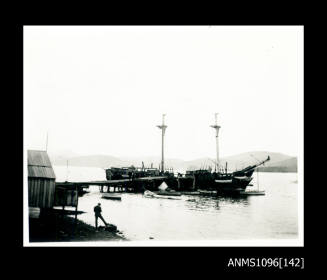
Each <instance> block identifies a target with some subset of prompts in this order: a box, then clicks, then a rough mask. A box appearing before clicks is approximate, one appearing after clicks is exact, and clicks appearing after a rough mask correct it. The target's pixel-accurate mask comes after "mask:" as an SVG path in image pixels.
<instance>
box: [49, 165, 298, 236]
mask: <svg viewBox="0 0 327 280" xmlns="http://www.w3.org/2000/svg"><path fill="white" fill-rule="evenodd" d="M55 172H56V169H55ZM56 175H57V174H56ZM84 176H85V175H84ZM255 179H256V178H254V181H253V185H254V187H251V188H252V189H256V181H255ZM296 180H297V174H296V173H260V190H265V191H266V195H265V196H249V197H239V198H237V197H207V196H199V195H183V196H182V197H181V199H180V200H170V199H163V198H162V199H152V198H146V197H143V195H142V194H128V193H123V194H121V197H122V200H121V201H114V200H106V199H102V198H101V194H100V193H99V188H98V187H96V186H95V187H91V188H90V193H88V194H86V195H84V196H83V197H81V198H80V199H79V205H78V208H79V210H82V211H85V212H87V213H85V214H82V215H80V216H79V219H81V220H83V221H84V222H86V223H89V224H91V225H94V214H93V207H94V206H95V205H96V204H97V203H98V202H101V204H102V210H103V216H104V218H105V220H106V221H107V222H110V223H112V224H115V225H117V227H118V229H119V230H120V231H122V232H123V233H124V236H125V237H126V238H128V239H130V240H149V238H150V237H153V238H154V239H155V240H209V239H210V240H219V239H232V240H233V239H271V238H278V239H286V238H296V237H297V234H298V224H297V214H298V213H297V187H298V186H297V184H296V183H294V181H296ZM251 188H250V189H251Z"/></svg>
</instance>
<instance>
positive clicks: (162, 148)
mask: <svg viewBox="0 0 327 280" xmlns="http://www.w3.org/2000/svg"><path fill="white" fill-rule="evenodd" d="M165 116H166V114H163V115H162V125H157V127H159V128H160V129H161V172H162V173H164V172H165V160H164V138H165V131H166V128H167V126H166V125H165Z"/></svg>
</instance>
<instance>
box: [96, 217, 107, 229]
mask: <svg viewBox="0 0 327 280" xmlns="http://www.w3.org/2000/svg"><path fill="white" fill-rule="evenodd" d="M98 218H100V219H101V220H102V222H103V223H104V224H105V225H107V222H106V221H105V220H104V218H103V217H102V215H101V214H100V215H95V228H96V229H98Z"/></svg>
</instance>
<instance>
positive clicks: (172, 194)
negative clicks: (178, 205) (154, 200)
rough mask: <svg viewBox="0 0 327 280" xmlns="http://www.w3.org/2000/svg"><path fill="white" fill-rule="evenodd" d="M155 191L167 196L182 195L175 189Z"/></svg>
mask: <svg viewBox="0 0 327 280" xmlns="http://www.w3.org/2000/svg"><path fill="white" fill-rule="evenodd" d="M154 193H155V194H157V195H167V196H181V195H182V194H181V193H180V192H175V191H155V192H154Z"/></svg>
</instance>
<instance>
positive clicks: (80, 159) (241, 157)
mask: <svg viewBox="0 0 327 280" xmlns="http://www.w3.org/2000/svg"><path fill="white" fill-rule="evenodd" d="M268 155H269V156H270V158H271V160H270V161H269V162H267V163H266V164H265V166H264V167H261V168H260V169H259V171H262V172H296V171H297V158H296V157H291V156H288V155H285V154H281V153H270V152H265V151H253V152H247V153H242V154H237V155H233V156H228V157H224V158H221V160H220V163H221V165H223V166H225V164H226V162H227V167H228V170H229V171H234V170H236V169H241V168H243V167H246V166H248V165H252V164H255V163H257V162H259V161H262V160H264V159H266V158H267V156H268ZM50 158H51V161H52V164H54V165H66V164H67V160H68V161H69V162H68V164H69V165H70V166H82V167H100V168H110V167H122V166H131V165H134V166H137V167H140V166H142V162H143V163H144V165H145V167H150V166H151V164H152V166H153V167H156V168H158V167H159V164H160V161H161V158H160V157H159V156H148V157H143V158H141V157H122V158H118V157H113V156H109V155H89V156H72V157H69V156H67V157H65V156H63V155H60V156H54V155H50ZM165 166H166V167H167V168H173V169H174V170H178V171H182V172H184V171H186V170H195V169H201V168H202V169H204V168H208V167H211V168H214V159H212V158H199V159H195V160H191V161H184V160H181V159H173V158H168V159H166V160H165Z"/></svg>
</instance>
